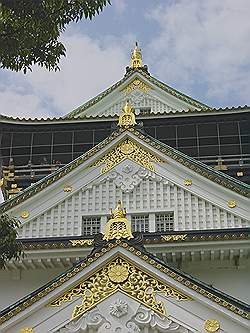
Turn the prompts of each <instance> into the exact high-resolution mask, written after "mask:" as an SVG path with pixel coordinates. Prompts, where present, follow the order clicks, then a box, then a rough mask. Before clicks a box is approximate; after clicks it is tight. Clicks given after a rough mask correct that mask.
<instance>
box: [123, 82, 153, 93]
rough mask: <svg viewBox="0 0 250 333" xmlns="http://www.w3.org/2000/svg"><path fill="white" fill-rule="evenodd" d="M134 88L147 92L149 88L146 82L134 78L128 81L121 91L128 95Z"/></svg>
mask: <svg viewBox="0 0 250 333" xmlns="http://www.w3.org/2000/svg"><path fill="white" fill-rule="evenodd" d="M136 89H139V90H141V91H142V92H143V93H145V94H147V93H148V92H149V90H150V87H149V86H148V85H147V84H146V83H144V82H143V81H141V80H139V79H135V80H134V81H132V82H131V83H129V84H128V85H127V87H126V88H124V89H123V92H124V93H125V94H126V95H129V94H130V93H131V92H132V91H134V90H136Z"/></svg>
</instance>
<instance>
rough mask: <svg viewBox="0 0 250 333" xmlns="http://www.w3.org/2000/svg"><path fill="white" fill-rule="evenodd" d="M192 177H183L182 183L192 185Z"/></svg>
mask: <svg viewBox="0 0 250 333" xmlns="http://www.w3.org/2000/svg"><path fill="white" fill-rule="evenodd" d="M192 183H193V182H192V179H185V180H184V185H186V186H191V185H192Z"/></svg>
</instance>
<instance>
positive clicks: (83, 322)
mask: <svg viewBox="0 0 250 333" xmlns="http://www.w3.org/2000/svg"><path fill="white" fill-rule="evenodd" d="M100 327H110V324H109V323H108V322H107V321H106V319H105V318H104V317H103V316H102V314H101V313H100V312H99V311H98V309H97V308H95V309H93V310H92V311H90V312H87V313H86V314H84V315H83V316H82V317H80V319H78V320H74V321H71V322H70V323H68V324H66V325H65V326H64V327H62V328H59V329H58V330H57V331H54V333H80V332H81V333H85V332H88V331H89V329H90V328H91V329H93V331H95V332H96V331H97V330H98V329H99V328H100Z"/></svg>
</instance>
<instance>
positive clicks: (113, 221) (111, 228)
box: [103, 200, 134, 241]
mask: <svg viewBox="0 0 250 333" xmlns="http://www.w3.org/2000/svg"><path fill="white" fill-rule="evenodd" d="M121 238H127V239H131V238H134V237H133V235H132V232H131V225H130V222H129V220H128V219H127V218H126V210H125V208H123V207H122V203H121V201H120V200H119V201H118V204H117V206H116V208H115V209H114V211H113V212H112V210H111V211H110V218H109V220H108V222H107V223H106V226H105V234H104V237H103V239H104V240H107V241H109V240H112V239H121Z"/></svg>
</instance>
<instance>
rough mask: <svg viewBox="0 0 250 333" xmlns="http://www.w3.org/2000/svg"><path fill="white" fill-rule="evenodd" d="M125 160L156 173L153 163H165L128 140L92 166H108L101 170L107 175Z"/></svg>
mask: <svg viewBox="0 0 250 333" xmlns="http://www.w3.org/2000/svg"><path fill="white" fill-rule="evenodd" d="M125 159H129V160H132V161H134V162H136V163H139V164H140V165H141V166H143V167H144V168H146V169H149V170H150V171H155V167H154V165H153V164H152V162H158V163H163V162H164V161H163V160H162V159H161V158H159V157H157V156H155V155H153V154H152V153H150V152H149V151H147V150H145V149H144V148H142V147H141V146H139V145H138V144H137V143H135V142H134V141H132V140H130V139H126V140H124V141H123V142H121V143H120V144H119V145H118V146H117V147H115V148H113V149H112V150H110V151H109V152H108V153H107V154H105V155H104V156H103V157H101V158H100V159H99V160H97V161H96V162H95V163H93V164H92V165H91V166H99V165H101V164H106V166H105V167H104V168H102V169H101V172H102V173H106V172H108V171H109V170H111V169H113V168H114V167H115V166H116V165H117V164H119V163H120V162H122V161H124V160H125Z"/></svg>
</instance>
